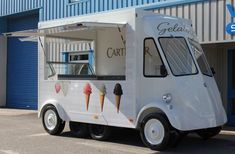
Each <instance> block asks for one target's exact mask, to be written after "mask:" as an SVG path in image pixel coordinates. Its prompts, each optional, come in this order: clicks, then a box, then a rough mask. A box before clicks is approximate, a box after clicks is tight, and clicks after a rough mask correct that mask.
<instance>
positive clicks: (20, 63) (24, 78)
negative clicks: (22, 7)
mask: <svg viewBox="0 0 235 154" xmlns="http://www.w3.org/2000/svg"><path fill="white" fill-rule="evenodd" d="M37 24H38V14H33V15H27V16H21V17H12V18H9V19H8V32H13V31H20V30H27V29H35V28H37ZM7 48H8V49H7V50H8V51H7V52H8V54H7V107H10V108H22V109H37V101H38V89H37V88H38V84H37V78H38V77H37V70H38V65H37V62H38V59H37V58H38V55H37V43H32V42H21V41H19V39H17V38H8V43H7Z"/></svg>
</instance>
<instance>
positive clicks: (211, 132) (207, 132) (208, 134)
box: [196, 126, 222, 140]
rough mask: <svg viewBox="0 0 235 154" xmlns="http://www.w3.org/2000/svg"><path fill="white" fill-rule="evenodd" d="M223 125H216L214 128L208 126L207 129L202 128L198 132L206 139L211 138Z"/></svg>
mask: <svg viewBox="0 0 235 154" xmlns="http://www.w3.org/2000/svg"><path fill="white" fill-rule="evenodd" d="M221 129H222V127H221V126H220V127H214V128H207V129H201V130H198V131H196V133H197V134H198V135H199V136H200V137H201V138H202V139H204V140H207V139H209V138H212V137H214V136H216V135H218V134H219V133H220V131H221Z"/></svg>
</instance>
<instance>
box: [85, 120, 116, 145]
mask: <svg viewBox="0 0 235 154" xmlns="http://www.w3.org/2000/svg"><path fill="white" fill-rule="evenodd" d="M88 127H89V132H90V135H91V138H92V139H94V140H99V141H105V140H107V139H108V138H109V137H110V135H111V128H110V127H109V126H104V125H95V124H90V125H89V126H88Z"/></svg>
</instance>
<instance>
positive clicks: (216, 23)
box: [155, 0, 235, 43]
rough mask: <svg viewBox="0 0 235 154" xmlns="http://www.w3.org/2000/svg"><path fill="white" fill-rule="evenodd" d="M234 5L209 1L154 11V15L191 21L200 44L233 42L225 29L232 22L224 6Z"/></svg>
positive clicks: (231, 2) (225, 0)
mask: <svg viewBox="0 0 235 154" xmlns="http://www.w3.org/2000/svg"><path fill="white" fill-rule="evenodd" d="M227 3H229V4H233V5H235V3H234V1H233V0H209V1H202V2H197V3H190V4H183V5H177V6H171V7H166V8H159V9H156V10H155V12H156V13H161V14H167V15H171V16H177V17H181V18H186V19H190V20H192V23H193V27H194V29H195V30H196V33H197V35H198V37H199V39H200V41H201V42H202V43H216V42H224V41H233V40H234V37H232V36H231V35H229V34H226V32H225V27H226V25H227V24H228V23H230V22H231V21H233V20H232V18H231V16H230V14H229V11H228V10H227V9H226V4H227Z"/></svg>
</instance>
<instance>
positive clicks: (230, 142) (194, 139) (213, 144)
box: [61, 129, 235, 153]
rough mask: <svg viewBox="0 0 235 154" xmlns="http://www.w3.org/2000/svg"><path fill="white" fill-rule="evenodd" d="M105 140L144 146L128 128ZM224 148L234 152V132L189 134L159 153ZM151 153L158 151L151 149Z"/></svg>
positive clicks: (68, 134)
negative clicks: (206, 137)
mask: <svg viewBox="0 0 235 154" xmlns="http://www.w3.org/2000/svg"><path fill="white" fill-rule="evenodd" d="M61 137H74V136H73V135H72V133H71V132H69V131H67V132H64V133H62V134H61ZM87 140H91V139H90V138H88V139H87ZM107 142H110V143H116V144H122V145H129V146H132V147H138V148H139V147H143V148H145V146H144V144H143V143H142V141H141V138H140V135H139V132H138V131H135V130H130V129H115V130H114V131H113V132H112V136H111V138H110V139H109V140H108V141H107ZM224 148H226V151H227V152H226V153H235V134H231V135H229V134H223V135H222V134H220V135H218V136H216V137H214V138H211V139H209V140H202V139H201V138H200V137H198V136H197V135H196V134H189V135H188V136H187V137H185V138H184V139H183V140H182V141H181V142H180V143H179V145H178V146H177V147H169V148H168V149H167V150H165V151H162V152H161V153H224ZM152 153H159V152H155V151H152Z"/></svg>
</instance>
